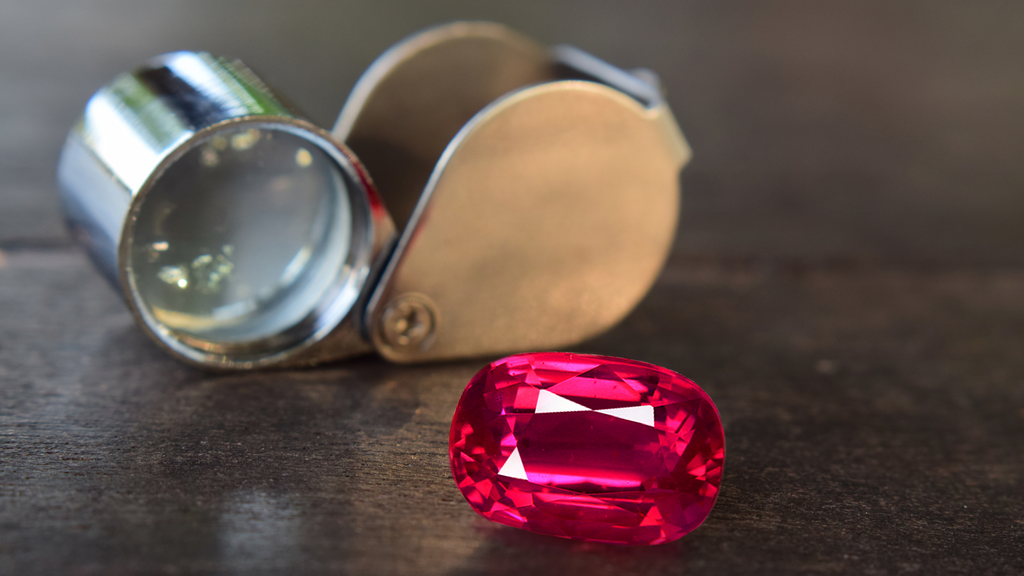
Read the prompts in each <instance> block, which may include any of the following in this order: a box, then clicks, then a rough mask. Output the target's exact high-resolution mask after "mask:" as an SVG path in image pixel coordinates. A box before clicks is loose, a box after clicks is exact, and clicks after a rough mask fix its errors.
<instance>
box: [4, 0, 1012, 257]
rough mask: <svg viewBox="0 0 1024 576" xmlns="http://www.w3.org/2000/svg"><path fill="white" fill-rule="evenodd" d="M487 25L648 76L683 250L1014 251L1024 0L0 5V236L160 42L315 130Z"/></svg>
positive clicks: (10, 238) (52, 214) (49, 216)
mask: <svg viewBox="0 0 1024 576" xmlns="http://www.w3.org/2000/svg"><path fill="white" fill-rule="evenodd" d="M455 19H485V20H494V21H498V22H503V23H505V24H508V25H510V26H512V27H513V28H516V29H518V30H520V31H522V32H524V33H526V34H527V35H529V36H533V37H535V38H537V39H539V40H541V41H542V42H546V43H563V42H564V43H570V44H574V45H576V46H579V47H581V48H583V49H585V50H588V51H590V52H592V53H593V54H595V55H597V56H599V57H601V58H604V59H606V60H607V61H609V62H611V63H613V64H617V65H619V66H622V67H627V68H629V67H637V66H645V67H649V68H652V69H654V70H655V71H657V72H658V73H659V74H660V75H661V76H662V78H663V80H664V83H665V86H666V88H667V90H668V93H669V100H670V103H671V105H672V107H673V109H674V111H675V113H676V116H677V117H678V120H679V123H680V124H681V126H682V127H683V130H684V132H685V134H686V135H687V137H688V138H689V140H690V143H691V145H692V146H693V149H694V151H695V156H694V160H693V163H692V164H691V165H690V166H689V167H688V168H687V170H686V172H685V173H684V177H683V183H684V200H685V206H684V212H683V219H682V226H681V230H680V235H679V250H680V251H682V252H684V253H691V252H692V253H697V254H717V255H737V256H765V257H783V258H790V257H796V258H808V257H809V258H831V257H841V258H857V259H864V258H866V259H885V260H894V261H899V262H915V263H958V264H966V263H970V264H979V265H995V266H1002V265H1019V264H1024V194H1022V193H1021V192H1022V189H1024V162H1022V161H1021V159H1022V158H1024V106H1022V104H1024V57H1022V56H1021V54H1024V33H1022V32H1024V5H1021V4H1020V3H1019V2H1012V1H1009V0H1006V1H999V0H986V1H983V2H956V1H946V0H939V1H933V0H928V1H925V0H917V1H908V2H899V3H893V2H886V1H884V0H872V1H865V2H855V3H852V2H848V3H821V2H815V1H813V0H783V1H771V2H760V1H758V2H754V1H741V2H730V3H727V4H726V3H707V2H689V1H678V0H662V1H646V2H642V3H628V2H624V1H619V2H615V1H608V0H596V1H595V0H586V1H583V0H579V1H559V2H545V1H517V2H470V1H465V0H446V1H432V2H413V1H408V0H381V1H374V2H356V1H331V2H328V1H316V0H296V1H292V2H288V3H283V2H270V1H250V2H240V1H239V2H231V1H224V0H221V1H215V2H199V1H195V2H192V1H181V0H173V1H162V2H129V1H124V0H122V1H118V0H81V1H77V2H62V1H57V0H42V1H38V2H13V1H5V2H2V3H0V103H2V107H3V108H2V115H0V173H2V174H3V181H2V184H0V186H2V189H0V245H10V244H12V243H13V244H18V245H21V244H34V243H40V242H42V243H52V242H55V241H56V240H55V239H57V238H63V237H64V232H63V228H62V225H61V223H60V218H59V216H58V212H57V208H56V200H55V197H56V193H55V184H54V178H53V171H54V170H53V167H54V164H55V161H56V157H57V154H58V152H59V149H60V146H61V144H62V141H63V136H64V134H65V133H66V131H67V129H68V128H69V127H70V126H71V124H72V122H74V120H75V118H76V117H77V116H78V114H79V113H80V111H81V109H82V108H83V106H84V104H85V102H86V100H87V99H88V98H89V96H90V95H91V94H92V93H93V91H95V90H96V89H97V88H99V87H100V86H101V85H103V84H104V83H106V82H108V81H109V80H110V79H111V78H113V76H114V75H115V74H117V73H118V72H120V71H122V70H126V69H131V68H133V67H135V66H136V65H137V64H139V63H140V62H142V61H143V60H145V59H147V58H149V57H151V56H154V55H156V54H160V53H164V52H168V51H172V50H182V49H187V50H208V51H211V52H214V53H218V54H223V55H228V56H234V57H238V58H241V59H242V60H244V61H245V62H246V63H247V64H249V66H250V67H252V68H254V69H255V70H257V71H258V72H259V73H260V74H261V75H262V76H263V77H264V78H265V79H266V80H267V81H268V82H270V83H271V84H273V85H275V86H276V87H277V88H278V89H279V90H280V91H281V92H283V93H284V94H285V95H287V96H289V97H291V98H292V99H293V100H294V102H295V103H296V104H297V105H298V106H299V108H300V109H301V110H303V111H305V112H306V114H307V115H308V116H309V117H310V119H312V120H313V121H315V122H316V123H318V124H320V125H322V126H325V127H328V128H329V127H330V126H331V125H332V124H333V122H334V119H335V117H336V115H337V113H338V111H339V110H340V108H341V105H342V103H343V102H344V101H345V98H346V97H347V95H348V92H349V90H350V88H351V87H352V85H353V84H354V83H355V81H356V79H357V78H358V77H359V75H360V74H361V72H362V71H363V70H364V69H365V68H366V67H367V66H368V65H369V64H370V62H372V61H373V59H374V58H375V57H376V56H377V55H379V54H380V53H381V52H382V51H383V50H385V49H386V48H387V47H388V46H390V45H391V44H392V43H394V42H396V41H397V40H399V39H401V38H403V37H404V36H406V35H408V34H411V33H413V32H415V31H417V30H420V29H422V28H424V27H427V26H430V25H433V24H437V23H441V22H446V21H450V20H455Z"/></svg>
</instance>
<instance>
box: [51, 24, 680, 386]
mask: <svg viewBox="0 0 1024 576" xmlns="http://www.w3.org/2000/svg"><path fill="white" fill-rule="evenodd" d="M341 141H344V142H346V143H347V144H348V146H350V147H351V149H352V150H354V151H355V153H357V154H358V155H359V156H360V157H361V158H362V160H363V161H364V162H365V163H366V164H365V165H366V166H367V167H368V169H369V171H370V172H372V173H373V175H374V177H375V178H376V179H377V182H378V186H379V191H380V192H379V193H380V197H378V195H377V194H378V192H377V191H375V187H374V185H373V184H371V181H370V178H369V176H368V175H367V173H366V171H365V169H364V168H363V167H362V166H363V165H362V164H360V162H359V161H358V160H356V158H355V155H353V153H352V152H351V151H350V149H349V148H348V147H346V146H345V145H343V144H340V142H341ZM688 158H689V148H688V147H687V145H686V142H685V140H684V139H683V137H682V134H681V133H680V132H679V128H678V127H677V125H676V123H675V120H674V119H673V118H672V114H671V112H670V111H669V109H668V107H667V105H666V104H665V102H664V100H663V98H662V96H661V93H660V90H659V88H658V86H657V80H656V78H655V77H653V75H652V74H651V73H649V72H645V71H638V72H633V73H629V72H625V71H622V70H619V69H617V68H614V67H612V66H610V65H608V64H605V63H604V62H601V61H600V60H597V59H596V58H594V57H592V56H589V55H587V54H585V53H583V52H580V51H579V50H576V49H573V48H568V47H558V48H554V49H552V50H548V49H545V48H543V47H541V46H539V45H537V44H535V43H533V42H532V41H530V40H528V39H526V38H524V37H522V36H520V35H518V34H516V33H514V32H511V31H510V30H508V29H506V28H504V27H502V26H499V25H495V24H487V23H456V24H451V25H447V26H442V27H438V28H434V29H431V30H428V31H426V32H423V33H420V34H418V35H415V36H413V37H411V38H409V39H406V40H405V41H403V42H401V43H399V44H398V45H396V46H395V47H393V48H392V49H391V50H389V51H388V52H386V53H385V54H384V55H383V56H381V58H380V59H378V61H377V62H375V63H374V64H373V65H372V66H371V67H370V69H369V70H368V71H367V72H366V74H364V76H363V78H362V79H361V80H360V81H359V83H358V84H357V86H356V88H355V89H354V91H353V94H352V96H351V97H350V98H349V101H348V102H347V103H346V105H345V107H344V108H343V110H342V112H341V115H340V117H339V120H338V124H337V125H336V126H335V128H334V132H333V135H332V134H328V133H326V132H324V131H323V130H321V129H319V128H317V127H315V126H313V125H311V124H310V123H308V122H306V121H305V120H302V119H300V118H299V117H298V116H297V114H296V113H294V112H293V111H291V110H290V109H289V108H288V107H287V106H285V105H284V104H282V101H281V99H279V98H278V97H277V96H276V95H275V94H274V92H273V91H272V90H270V89H269V88H268V87H267V86H266V85H264V84H263V83H262V82H261V81H260V80H259V79H258V78H257V77H256V76H255V75H254V74H253V73H252V72H251V71H250V70H249V69H248V68H246V67H245V66H244V65H242V64H241V63H240V62H237V61H229V60H225V59H221V58H217V57H214V56H211V55H209V54H205V53H190V52H180V53H174V54H168V55H165V56H161V57H159V58H156V59H154V60H152V61H150V62H149V63H147V64H146V65H144V66H143V67H142V68H140V69H139V70H137V71H135V72H132V73H126V74H122V75H121V76H119V77H118V78H116V79H115V80H114V81H113V82H112V83H111V84H109V85H107V86H106V87H104V88H102V89H101V90H100V91H99V92H97V93H96V94H95V95H94V96H93V97H92V99H91V100H90V101H89V103H88V105H87V106H86V109H85V113H84V115H83V117H82V118H81V120H80V121H79V122H78V124H77V125H76V126H75V127H74V128H73V129H72V131H71V133H70V134H69V136H68V140H67V142H66V144H65V147H64V151H63V153H62V155H61V160H60V165H59V168H58V179H59V182H60V187H61V191H62V201H63V204H64V208H65V213H66V216H67V220H68V222H69V226H70V229H71V230H72V233H73V235H74V236H75V238H76V239H77V240H78V241H79V242H81V243H82V244H83V245H85V247H86V248H87V250H88V252H89V254H90V255H91V256H92V258H93V260H94V261H95V262H96V264H97V266H98V267H99V268H100V270H101V271H102V272H103V273H104V275H105V276H106V277H107V278H108V279H109V280H110V281H111V282H112V283H113V284H114V285H115V286H116V287H117V288H118V289H119V290H120V291H121V292H122V293H123V294H124V297H125V299H126V301H127V302H128V305H129V307H130V308H131V310H132V312H133V313H134V315H135V316H136V318H137V320H138V321H139V323H140V324H141V325H142V326H143V327H144V329H145V330H146V331H147V332H148V333H149V334H150V335H151V336H153V337H154V339H155V340H156V341H157V342H158V343H160V345H161V346H163V347H164V348H165V349H167V350H168V351H170V352H171V353H172V354H173V355H175V356H177V357H179V358H181V359H184V360H186V361H190V362H192V363H195V364H199V365H202V366H209V367H220V368H253V367H261V366H270V365H275V366H294V365H307V364H315V363H318V362H323V361H328V360H334V359H339V358H344V357H347V356H352V355H355V354H360V353H365V352H368V351H371V350H374V349H376V350H377V351H378V352H379V353H380V354H382V355H383V356H385V357H386V358H388V359H390V360H392V361H396V362H415V361H424V360H437V359H447V358H457V357H468V356H481V355H488V354H500V353H506V352H514V351H521V350H536V349H545V348H555V347H561V346H565V345H568V344H572V343H574V342H578V341H580V340H582V339H585V338H588V337H591V336H594V335H596V334H598V333H600V332H602V331H604V330H606V329H607V328H609V327H610V326H612V325H613V324H615V323H616V322H618V321H619V320H621V319H622V318H623V317H624V316H625V315H626V314H627V313H628V312H629V311H630V310H631V309H632V308H633V307H634V306H635V305H636V304H637V303H638V302H639V300H640V299H641V298H642V297H643V296H644V294H646V292H647V291H648V290H649V288H650V286H651V284H652V283H653V282H654V279H655V278H656V277H657V275H658V273H659V271H660V269H661V267H662V265H663V263H664V260H665V258H666V256H667V253H668V249H669V247H670V245H671V243H672V239H673V237H674V231H675V225H676V221H677V218H678V211H679V190H678V173H679V169H680V168H681V167H682V166H683V165H684V164H685V162H686V160H687V159H688ZM389 214H390V215H394V218H395V222H396V223H397V225H398V227H399V230H398V231H397V232H398V234H397V235H396V230H395V226H394V224H393V223H392V219H391V216H390V215H389Z"/></svg>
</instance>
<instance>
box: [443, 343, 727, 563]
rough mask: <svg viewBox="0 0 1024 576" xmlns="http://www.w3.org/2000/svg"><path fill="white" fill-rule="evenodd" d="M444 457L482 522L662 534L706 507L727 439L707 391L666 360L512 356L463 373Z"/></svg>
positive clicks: (690, 523)
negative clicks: (467, 375) (662, 363)
mask: <svg viewBox="0 0 1024 576" xmlns="http://www.w3.org/2000/svg"><path fill="white" fill-rule="evenodd" d="M449 457H450V458H451V464H452V474H453V475H454V476H455V481H456V483H457V484H458V486H459V490H461V491H462V494H463V496H465V497H466V500H468V501H469V504H470V506H472V507H473V509H474V510H476V511H477V512H478V513H479V514H481V515H483V516H484V517H485V518H487V519H489V520H493V521H495V522H500V523H502V524H507V525H509V526H515V527H517V528H523V529H525V530H530V531H533V532H538V533H541V534H550V535H552V536H561V537H564V538H574V539H577V540H588V541H594V542H612V543H617V544H660V543H662V542H669V541H672V540H675V539H677V538H680V537H681V536H683V535H684V534H686V533H687V532H690V531H691V530H693V529H694V528H696V527H697V526H699V525H700V524H701V522H703V521H704V519H705V518H707V516H708V514H709V513H710V512H711V507H712V506H714V504H715V499H716V498H717V497H718V487H719V485H720V484H721V481H722V464H723V462H724V460H725V437H724V434H723V432H722V421H721V419H720V418H719V416H718V410H717V409H716V408H715V405H714V404H713V403H712V402H711V399H710V398H709V397H708V395H707V394H706V393H705V392H704V391H703V390H701V389H700V388H699V387H697V385H696V384H694V383H693V382H692V381H690V380H688V379H686V378H684V377H682V376H680V375H679V374H676V373H675V372H672V371H670V370H666V369H664V368H659V367H657V366H653V365H651V364H646V363H643V362H636V361H633V360H624V359H621V358H610V357H607V356H589V355H583V354H568V353H561V352H547V353H537V354H517V355H515V356H510V357H508V358H503V359H501V360H498V361H496V362H493V363H492V364H490V365H489V366H487V367H485V368H484V369H483V370H481V371H480V372H478V373H477V375H476V376H474V377H473V379H472V380H470V382H469V385H468V386H467V387H466V391H465V392H463V394H462V399H461V400H460V401H459V406H458V408H456V410H455V417H454V419H453V420H452V430H451V437H450V443H449Z"/></svg>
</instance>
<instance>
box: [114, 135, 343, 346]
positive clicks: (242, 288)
mask: <svg viewBox="0 0 1024 576" xmlns="http://www.w3.org/2000/svg"><path fill="white" fill-rule="evenodd" d="M131 242H132V244H131V248H130V254H129V261H130V262H129V270H128V275H129V282H130V283H131V285H132V290H133V291H134V292H135V295H136V297H137V301H138V302H140V304H141V305H142V306H143V307H145V308H146V309H147V311H148V313H149V315H150V316H151V317H152V318H153V319H154V320H155V321H156V322H157V323H159V324H161V325H163V326H164V327H166V328H168V329H170V330H171V331H174V332H177V333H180V334H184V335H189V336H193V337H196V338H199V339H201V340H204V341H207V342H211V343H214V344H232V343H239V342H250V341H254V340H259V339H263V338H267V337H270V336H275V335H278V334H280V333H282V332H285V331H287V330H289V329H291V328H292V327H294V326H296V325H298V324H300V323H301V322H303V320H304V319H306V318H309V317H310V316H311V314H313V313H314V312H315V310H316V308H317V306H318V305H322V303H323V302H324V300H325V297H326V296H327V295H328V293H329V292H330V291H331V290H332V289H333V287H335V286H336V283H337V279H338V278H339V276H340V275H341V274H342V273H344V270H343V267H344V266H345V261H346V258H347V256H348V252H349V249H350V247H351V242H352V206H351V202H350V199H349V191H348V189H347V187H346V184H345V180H344V178H343V177H342V173H341V171H340V169H339V167H338V166H337V164H336V163H335V162H334V160H332V159H331V158H330V157H329V156H328V155H327V154H326V153H324V152H323V151H322V150H321V149H320V148H319V147H317V146H316V145H314V144H312V143H311V142H310V141H308V140H306V139H304V138H302V137H300V136H297V135H295V134H293V133H291V132H288V131H286V130H282V129H279V128H274V127H273V126H267V125H257V124H241V125H237V126H235V127H232V128H228V129H224V130H221V131H218V132H215V133H214V134H213V135H211V136H208V137H207V138H205V139H204V140H201V141H199V142H197V143H196V144H194V145H193V146H192V148H190V149H189V150H188V151H187V152H186V153H184V154H183V155H182V156H181V157H180V158H179V159H178V160H177V161H175V162H174V163H173V164H171V165H170V166H169V167H168V168H167V169H166V171H165V172H164V173H163V175H161V176H160V178H159V180H158V181H157V182H156V184H155V185H154V186H153V187H152V188H151V189H150V190H149V192H148V193H147V194H146V196H145V197H144V198H143V203H142V205H141V207H140V208H139V212H138V218H137V221H136V223H135V226H134V233H133V237H132V239H131Z"/></svg>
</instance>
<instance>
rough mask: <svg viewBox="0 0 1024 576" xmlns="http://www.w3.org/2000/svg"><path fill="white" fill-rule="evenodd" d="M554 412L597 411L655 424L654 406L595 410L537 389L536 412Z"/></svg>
mask: <svg viewBox="0 0 1024 576" xmlns="http://www.w3.org/2000/svg"><path fill="white" fill-rule="evenodd" d="M552 412H597V413H598V414H607V415H609V416H612V417H614V418H622V419H623V420H629V421H630V422H636V423H637V424H643V425H644V426H651V427H653V426H654V406H626V407H624V408H605V409H603V410H593V409H591V408H587V407H586V406H584V405H582V404H579V403H577V402H573V401H572V400H569V399H567V398H563V397H562V396H559V395H558V394H555V393H554V392H548V391H547V390H538V391H537V407H536V408H534V410H533V413H534V414H550V413H552Z"/></svg>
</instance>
